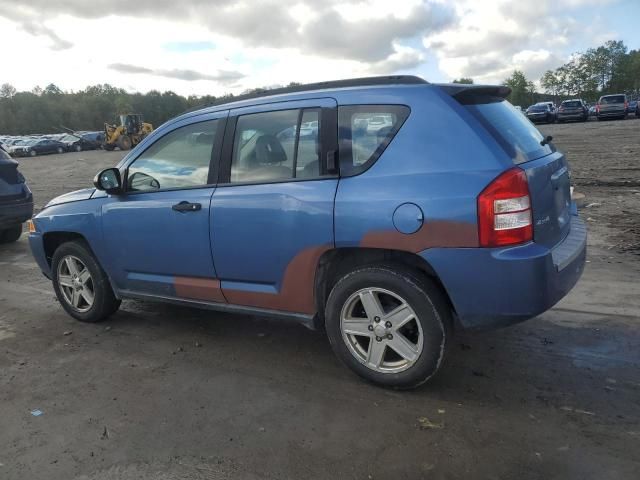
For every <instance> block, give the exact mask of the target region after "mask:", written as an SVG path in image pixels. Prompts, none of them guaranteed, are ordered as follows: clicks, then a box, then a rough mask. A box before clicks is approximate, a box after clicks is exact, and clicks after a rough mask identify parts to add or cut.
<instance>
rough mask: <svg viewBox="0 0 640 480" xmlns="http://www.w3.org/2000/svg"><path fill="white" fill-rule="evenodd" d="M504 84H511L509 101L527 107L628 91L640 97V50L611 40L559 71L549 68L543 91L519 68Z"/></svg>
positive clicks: (574, 57)
mask: <svg viewBox="0 0 640 480" xmlns="http://www.w3.org/2000/svg"><path fill="white" fill-rule="evenodd" d="M503 83H504V85H507V86H509V87H511V90H512V91H511V95H510V97H509V101H511V103H513V104H514V105H521V106H523V107H525V106H527V105H530V104H532V103H535V102H537V101H540V100H554V101H556V102H557V101H558V100H559V99H560V98H582V99H583V100H586V101H589V102H595V101H596V100H598V98H600V96H601V95H606V94H609V93H626V94H627V95H628V96H630V97H632V98H636V97H638V96H640V50H631V51H629V50H628V48H627V46H626V45H625V44H624V42H622V41H615V40H610V41H608V42H606V43H605V44H604V45H601V46H599V47H597V48H590V49H588V50H587V51H585V52H579V53H576V54H574V55H572V57H571V59H570V60H569V61H568V62H567V63H565V64H564V65H562V66H560V67H558V68H556V69H555V70H547V71H546V72H545V73H544V75H543V76H542V78H540V87H541V89H542V92H538V91H537V89H536V86H535V84H534V83H533V82H532V81H530V80H529V79H527V78H526V77H525V75H524V73H523V72H521V71H519V70H516V71H514V72H513V74H512V75H511V76H510V77H509V78H507V79H506V80H505V81H504V82H503Z"/></svg>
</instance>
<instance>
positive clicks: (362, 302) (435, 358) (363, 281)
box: [325, 266, 451, 389]
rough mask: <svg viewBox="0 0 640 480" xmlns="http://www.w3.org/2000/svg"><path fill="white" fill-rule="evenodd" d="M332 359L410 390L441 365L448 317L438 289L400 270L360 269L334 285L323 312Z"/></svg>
mask: <svg viewBox="0 0 640 480" xmlns="http://www.w3.org/2000/svg"><path fill="white" fill-rule="evenodd" d="M325 318H326V321H325V322H326V330H327V335H328V336H329V341H330V343H331V346H332V348H333V350H334V352H335V353H336V355H337V356H338V357H339V358H340V359H341V360H342V361H343V362H344V363H345V364H346V365H347V366H348V367H349V368H351V369H352V370H353V371H354V372H355V373H356V374H358V375H360V376H361V377H363V378H365V379H367V380H369V381H371V382H374V383H376V384H378V385H382V386H385V387H392V388H400V389H405V388H415V387H417V386H419V385H421V384H423V383H425V382H426V381H428V380H429V379H430V378H432V377H433V375H435V373H436V372H437V371H438V369H439V368H440V366H441V364H442V360H443V358H444V353H445V346H446V343H447V341H448V332H449V331H450V329H449V325H450V324H451V323H450V322H451V315H450V311H449V308H448V306H447V302H446V300H445V298H444V295H443V294H442V292H441V290H440V289H439V288H438V287H437V285H435V283H433V282H432V281H430V280H429V279H427V278H421V277H420V276H418V275H416V274H414V273H413V272H412V271H411V270H408V269H406V268H405V267H402V266H372V267H363V268H361V269H359V270H355V271H353V272H351V273H349V274H347V275H345V276H344V277H342V278H341V279H340V280H339V281H338V282H337V283H336V285H335V286H334V287H333V289H332V291H331V294H330V295H329V300H328V301H327V307H326V312H325Z"/></svg>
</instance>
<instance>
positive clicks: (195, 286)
mask: <svg viewBox="0 0 640 480" xmlns="http://www.w3.org/2000/svg"><path fill="white" fill-rule="evenodd" d="M173 285H174V287H175V289H176V296H178V297H181V298H190V299H192V300H206V301H209V302H218V303H226V300H225V298H224V295H223V294H222V290H221V289H220V280H218V279H217V278H192V277H175V278H174V280H173Z"/></svg>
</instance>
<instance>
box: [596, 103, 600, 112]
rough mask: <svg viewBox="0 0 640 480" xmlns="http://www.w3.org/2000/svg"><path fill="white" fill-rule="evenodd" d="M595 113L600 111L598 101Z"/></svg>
mask: <svg viewBox="0 0 640 480" xmlns="http://www.w3.org/2000/svg"><path fill="white" fill-rule="evenodd" d="M596 113H600V102H598V103H596Z"/></svg>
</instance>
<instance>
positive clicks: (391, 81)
mask: <svg viewBox="0 0 640 480" xmlns="http://www.w3.org/2000/svg"><path fill="white" fill-rule="evenodd" d="M427 83H429V82H427V81H426V80H424V79H422V78H420V77H416V76H415V75H389V76H382V77H361V78H350V79H346V80H331V81H327V82H317V83H307V84H304V85H294V86H291V87H282V88H273V89H266V88H265V89H259V90H257V91H254V92H251V93H245V94H243V95H238V96H234V97H226V98H223V99H220V100H216V101H215V102H211V103H207V104H204V105H199V106H197V107H193V108H190V109H189V110H187V111H186V112H184V113H189V112H195V111H196V110H201V109H203V108H207V107H215V106H217V105H224V104H225V103H232V102H240V101H242V100H251V99H252V98H262V97H270V96H273V95H282V94H285V93H299V92H307V91H311V90H323V89H329V88H347V87H369V86H374V85H417V84H427Z"/></svg>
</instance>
